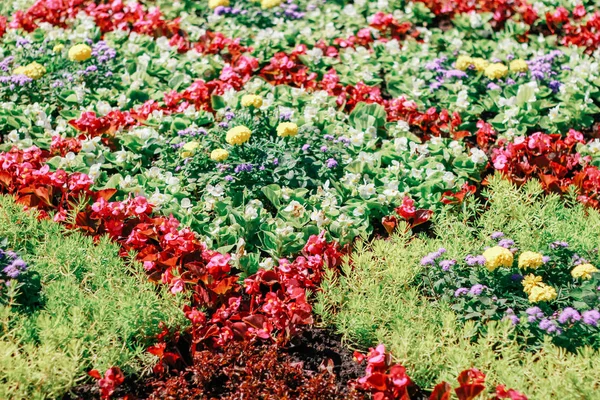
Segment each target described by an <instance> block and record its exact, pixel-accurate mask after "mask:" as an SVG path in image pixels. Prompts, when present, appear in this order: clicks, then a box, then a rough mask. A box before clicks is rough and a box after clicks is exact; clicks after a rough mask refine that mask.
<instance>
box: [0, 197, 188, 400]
mask: <svg viewBox="0 0 600 400" xmlns="http://www.w3.org/2000/svg"><path fill="white" fill-rule="evenodd" d="M21 209H22V206H20V205H18V204H15V203H14V201H13V200H12V199H11V198H10V197H8V196H2V197H0V236H3V237H5V238H6V241H7V245H8V246H9V247H10V248H12V249H14V250H15V251H17V252H18V253H19V254H20V255H21V256H22V258H23V259H24V260H25V261H26V262H27V264H28V265H29V270H30V271H33V272H35V273H37V274H39V276H40V279H41V285H42V288H41V292H40V299H39V301H38V303H37V304H36V305H30V306H28V307H25V306H20V305H19V304H8V305H2V306H0V348H1V349H2V350H0V371H1V372H0V398H3V399H23V398H28V399H41V398H60V397H61V396H62V395H64V394H65V393H66V392H67V391H68V390H69V388H70V387H72V386H74V385H76V384H78V383H80V382H81V381H82V380H83V379H85V376H86V372H87V371H89V370H90V369H92V368H98V369H100V370H105V369H107V368H109V367H111V366H114V365H118V366H120V367H121V368H123V370H124V372H125V373H126V374H132V373H137V374H142V373H144V371H146V370H147V369H149V368H151V366H152V365H153V362H154V360H153V357H152V356H151V355H148V354H147V353H146V351H145V350H146V348H147V346H149V345H150V344H151V343H152V342H153V337H154V336H155V335H156V334H158V333H159V332H160V330H161V328H160V323H161V322H164V323H165V324H166V325H167V326H172V327H177V326H180V325H182V324H183V323H184V322H183V321H184V316H183V313H182V312H181V311H180V310H181V306H180V304H178V303H179V301H178V300H177V298H176V297H174V296H172V295H170V294H166V293H163V291H158V290H157V289H156V288H155V287H154V285H153V284H151V283H150V282H148V281H146V279H145V275H144V273H143V272H142V271H141V266H140V265H139V264H137V263H134V262H131V263H125V262H124V261H123V259H122V258H121V257H120V256H119V254H118V252H119V248H118V246H117V245H116V244H113V243H110V242H109V240H108V239H105V238H102V239H100V241H99V242H98V243H94V242H93V239H92V238H90V237H85V236H83V235H82V234H80V233H77V232H67V231H66V230H65V229H64V227H62V226H61V225H59V224H57V223H54V222H52V221H50V220H38V215H37V214H36V213H35V212H24V211H22V210H21Z"/></svg>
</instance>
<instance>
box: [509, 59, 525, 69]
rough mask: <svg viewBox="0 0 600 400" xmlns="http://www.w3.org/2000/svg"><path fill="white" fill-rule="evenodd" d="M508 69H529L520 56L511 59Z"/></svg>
mask: <svg viewBox="0 0 600 400" xmlns="http://www.w3.org/2000/svg"><path fill="white" fill-rule="evenodd" d="M510 71H511V72H527V71H529V66H528V65H527V63H526V62H525V60H521V59H520V58H518V59H516V60H512V61H511V62H510Z"/></svg>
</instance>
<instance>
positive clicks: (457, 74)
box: [444, 69, 467, 79]
mask: <svg viewBox="0 0 600 400" xmlns="http://www.w3.org/2000/svg"><path fill="white" fill-rule="evenodd" d="M444 75H445V76H446V78H459V79H462V78H466V77H467V74H466V72H464V71H461V70H459V69H451V70H450V71H446V73H445V74H444Z"/></svg>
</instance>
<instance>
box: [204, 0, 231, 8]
mask: <svg viewBox="0 0 600 400" xmlns="http://www.w3.org/2000/svg"><path fill="white" fill-rule="evenodd" d="M219 6H221V7H227V6H229V0H208V8H210V9H211V10H214V9H215V8H217V7H219Z"/></svg>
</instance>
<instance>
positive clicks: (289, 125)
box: [277, 122, 298, 137]
mask: <svg viewBox="0 0 600 400" xmlns="http://www.w3.org/2000/svg"><path fill="white" fill-rule="evenodd" d="M297 134H298V125H296V124H295V123H293V122H282V123H280V124H279V125H277V136H281V137H288V136H296V135H297Z"/></svg>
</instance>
